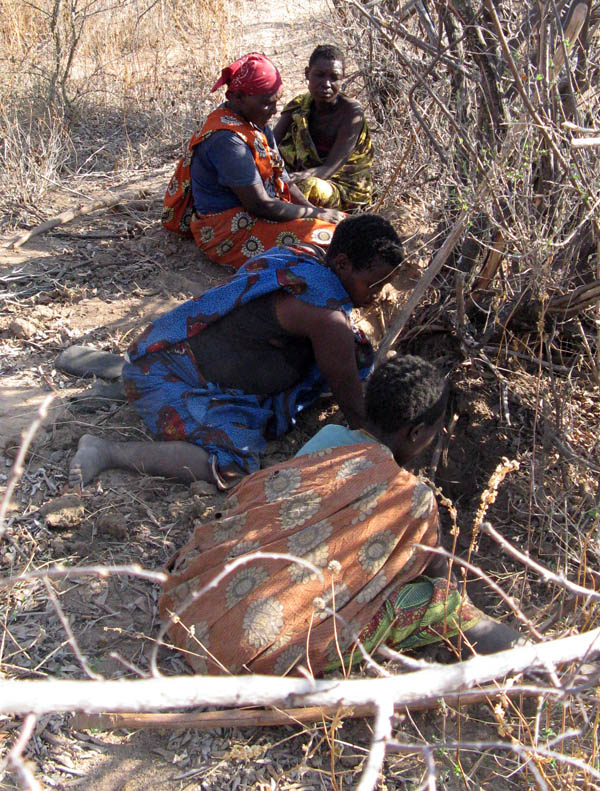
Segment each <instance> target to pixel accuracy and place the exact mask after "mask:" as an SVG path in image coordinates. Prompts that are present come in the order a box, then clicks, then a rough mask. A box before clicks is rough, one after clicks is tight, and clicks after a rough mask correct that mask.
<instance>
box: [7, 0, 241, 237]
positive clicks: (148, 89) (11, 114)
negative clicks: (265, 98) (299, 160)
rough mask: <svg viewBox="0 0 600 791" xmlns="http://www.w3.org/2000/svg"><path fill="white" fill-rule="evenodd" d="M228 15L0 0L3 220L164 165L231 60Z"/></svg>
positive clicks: (219, 10) (161, 5)
mask: <svg viewBox="0 0 600 791" xmlns="http://www.w3.org/2000/svg"><path fill="white" fill-rule="evenodd" d="M231 11H232V5H231V4H228V3H226V2H223V0H201V2H198V3H193V4H190V3H186V2H183V0H160V2H150V0H147V1H146V2H142V1H141V0H131V2H126V3H123V4H115V3H113V2H111V1H110V0H93V1H92V2H91V3H89V2H87V3H84V2H81V0H74V1H73V2H65V0H53V1H52V0H42V2H40V3H39V4H36V5H33V4H31V5H29V4H24V3H22V2H20V0H0V13H1V14H2V18H3V20H4V27H3V30H2V32H1V33H0V85H1V86H2V87H1V88H0V108H1V110H0V119H1V120H0V123H1V128H2V135H1V136H2V143H3V145H2V148H1V149H0V172H1V173H2V174H3V175H2V176H1V177H0V201H2V204H3V208H5V210H7V211H8V215H5V223H6V222H8V221H9V220H10V219H11V218H12V219H13V220H14V219H16V218H17V217H18V216H19V212H18V210H19V208H20V207H21V206H22V204H36V203H39V201H40V200H41V199H42V197H43V195H44V194H45V192H46V191H47V189H48V187H49V186H52V183H53V182H62V181H63V179H65V178H66V177H69V176H79V175H86V174H89V173H90V172H94V171H99V172H100V173H105V172H110V171H119V170H124V169H138V168H140V167H147V166H156V165H157V164H162V163H163V162H164V159H165V157H166V158H172V155H173V153H174V152H175V151H176V150H177V149H178V147H179V146H180V144H181V142H182V141H183V139H184V138H185V137H186V136H187V135H188V133H189V131H190V129H191V128H193V127H194V125H195V123H196V121H197V119H198V118H199V117H201V116H202V115H203V114H204V101H205V97H206V93H207V87H208V82H209V80H210V79H211V78H213V77H214V74H215V71H216V70H217V68H218V64H221V63H222V62H223V61H224V60H226V59H227V57H228V54H229V53H228V51H227V47H228V43H227V42H228V39H227V37H226V30H227V27H228V23H229V19H230V14H231ZM166 152H168V154H167V153H166Z"/></svg>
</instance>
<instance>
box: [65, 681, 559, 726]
mask: <svg viewBox="0 0 600 791" xmlns="http://www.w3.org/2000/svg"><path fill="white" fill-rule="evenodd" d="M560 694H562V693H561V690H557V689H553V688H548V689H544V688H543V687H513V688H509V689H505V688H496V687H489V688H487V689H481V690H471V691H467V692H461V693H458V694H456V695H445V696H444V698H443V700H444V703H445V704H446V705H448V706H459V705H461V704H464V705H467V704H469V705H471V704H473V703H482V702H485V701H494V700H497V699H498V698H518V697H523V698H527V697H539V696H540V695H550V696H557V695H560ZM440 705H441V701H440V700H439V699H436V700H428V701H424V702H422V703H420V704H419V703H415V704H411V705H410V706H398V707H396V708H397V711H398V713H400V714H401V713H402V712H403V711H427V710H430V709H435V708H437V707H438V706H440ZM375 709H376V706H373V705H370V704H368V705H362V706H309V707H306V708H303V709H223V710H222V711H183V712H157V713H152V714H148V713H136V712H134V711H132V712H106V713H104V714H76V715H75V716H74V717H73V719H72V720H71V721H70V723H69V725H70V727H71V728H73V729H74V730H77V731H81V730H87V729H89V728H94V729H97V730H104V731H110V730H118V729H122V730H132V731H137V730H142V729H150V728H163V729H170V728H173V729H177V728H196V729H198V730H212V729H213V728H250V727H257V726H260V727H269V726H272V725H294V724H304V723H307V724H308V723H314V722H321V721H322V720H324V719H333V718H334V717H335V718H339V719H340V720H341V719H347V720H348V719H360V718H361V717H373V716H374V715H375Z"/></svg>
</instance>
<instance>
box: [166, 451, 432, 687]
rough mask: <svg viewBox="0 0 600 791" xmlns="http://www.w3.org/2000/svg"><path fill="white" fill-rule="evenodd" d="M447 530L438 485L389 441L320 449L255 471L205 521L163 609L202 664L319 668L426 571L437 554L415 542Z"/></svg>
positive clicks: (173, 567)
mask: <svg viewBox="0 0 600 791" xmlns="http://www.w3.org/2000/svg"><path fill="white" fill-rule="evenodd" d="M437 531H438V522H437V508H436V503H435V499H434V496H433V492H432V490H431V489H430V488H429V486H427V485H426V484H425V483H423V482H421V481H420V480H419V479H417V478H415V476H414V475H411V473H409V472H407V471H406V470H402V469H400V468H399V467H398V466H397V465H396V463H395V461H394V459H393V458H392V455H391V453H390V451H389V450H388V449H387V448H385V447H384V446H382V445H379V444H378V443H360V444H357V445H352V446H346V447H342V448H333V449H326V450H320V451H315V452H314V453H308V454H306V455H304V456H301V457H298V458H295V459H292V460H290V461H288V462H284V463H282V464H279V465H276V466H274V467H269V468H267V469H265V470H260V471H259V472H256V473H254V474H252V475H250V476H249V477H248V478H245V479H244V480H243V481H242V482H241V483H240V484H239V485H238V486H237V487H236V488H235V489H234V490H233V492H232V493H231V494H230V495H229V496H228V498H227V503H226V504H225V506H224V508H223V510H222V511H221V512H220V513H218V514H215V516H214V518H213V520H212V521H211V522H209V523H208V524H205V525H202V526H200V527H198V528H197V529H196V530H195V532H194V534H193V536H192V538H191V539H190V541H189V542H188V543H187V544H186V545H185V546H184V547H183V548H182V549H181V550H180V552H179V553H178V554H177V556H176V557H175V558H174V560H173V561H172V562H171V564H170V572H171V573H170V574H169V578H168V580H167V582H166V583H165V586H164V589H163V593H162V595H161V597H160V601H159V608H160V612H161V616H162V617H163V618H165V619H169V617H170V616H171V617H173V621H172V622H171V624H170V626H169V630H168V631H169V634H170V636H171V639H172V640H173V642H174V644H175V645H176V646H178V647H179V648H180V649H182V650H183V651H184V652H185V657H186V659H187V661H188V662H189V663H190V664H191V665H192V666H193V667H194V668H195V669H196V670H197V671H198V672H204V673H213V674H215V673H222V672H232V673H239V672H243V670H244V669H247V670H251V671H252V672H255V673H275V674H280V675H281V674H284V673H286V672H287V671H289V670H291V669H292V668H294V667H295V665H296V663H298V662H300V663H301V664H303V665H305V666H307V667H310V669H311V670H312V672H313V673H314V674H315V675H318V674H320V673H322V672H323V671H324V670H325V669H326V668H328V667H329V666H330V665H331V664H332V663H335V662H336V659H337V658H338V657H339V656H340V655H341V652H346V651H347V650H348V649H349V648H350V647H351V646H352V644H353V643H354V640H355V638H356V635H357V634H359V633H360V632H361V630H362V629H363V628H364V627H366V626H367V625H368V624H369V623H370V622H371V620H372V619H373V617H374V616H375V615H376V614H377V613H378V612H379V611H380V610H381V608H382V606H384V604H385V603H386V601H387V599H388V597H389V596H390V595H391V594H392V593H394V592H395V594H396V595H397V589H398V586H401V585H404V584H405V583H407V582H409V581H411V580H414V579H415V577H417V576H418V575H419V574H420V573H421V572H422V571H423V569H424V568H425V567H426V565H427V563H428V561H429V558H430V555H429V554H428V553H427V552H426V551H424V550H422V549H418V548H417V547H416V546H415V544H425V545H427V546H435V545H436V544H437ZM256 551H259V552H268V553H272V552H275V553H285V554H286V555H287V556H288V557H287V558H280V559H273V558H265V557H255V558H253V552H256ZM244 555H247V556H248V562H246V563H243V562H242V565H238V566H237V567H236V568H231V573H228V574H227V573H226V574H225V576H224V577H222V578H221V581H220V582H219V583H218V584H217V585H214V580H215V578H216V577H217V576H218V575H219V574H220V573H222V572H224V571H226V570H227V568H228V565H230V564H231V563H232V561H238V562H239V561H240V560H242V556H244ZM289 555H293V556H294V557H298V558H300V559H301V560H305V561H309V562H310V563H311V564H312V567H307V566H306V565H301V563H298V562H294V561H293V560H291V559H290V558H289ZM315 567H316V569H318V571H319V572H320V573H317V572H316V570H315ZM211 583H213V584H212V586H211ZM330 610H334V611H336V612H337V613H339V614H340V616H341V617H342V619H343V620H338V619H336V618H334V617H333V616H332V615H331V612H330ZM442 621H443V614H442ZM438 639H439V638H438Z"/></svg>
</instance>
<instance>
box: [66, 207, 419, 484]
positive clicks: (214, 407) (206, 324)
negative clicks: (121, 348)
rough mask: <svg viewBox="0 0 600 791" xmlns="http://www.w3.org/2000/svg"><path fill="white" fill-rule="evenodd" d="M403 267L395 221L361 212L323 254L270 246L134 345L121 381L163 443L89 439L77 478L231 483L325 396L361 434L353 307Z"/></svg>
mask: <svg viewBox="0 0 600 791" xmlns="http://www.w3.org/2000/svg"><path fill="white" fill-rule="evenodd" d="M402 261H403V256H402V246H401V243H400V240H399V238H398V235H397V234H396V231H395V230H394V229H393V227H392V226H391V225H390V223H389V222H387V220H384V219H383V218H381V217H379V216H377V215H373V214H362V215H359V216H356V217H351V218H348V219H347V220H344V221H343V222H342V223H340V224H339V225H338V226H337V228H336V231H335V234H334V237H333V239H332V242H331V245H330V247H329V249H328V251H327V253H326V254H323V253H322V252H321V251H320V250H319V248H317V247H311V246H304V247H287V248H275V249H272V250H269V251H267V252H265V253H263V254H262V255H261V256H258V257H257V258H254V259H252V260H251V261H249V262H248V263H247V264H245V265H244V266H243V267H242V268H241V269H240V270H239V271H238V272H237V273H236V275H234V276H233V278H232V279H231V280H230V281H228V282H227V283H224V284H222V285H220V286H217V287H216V288H213V289H211V290H209V291H208V292H206V293H205V294H203V295H202V296H201V297H199V298H197V299H194V300H190V301H189V302H186V303H184V304H182V305H180V306H178V307H177V308H175V309H174V310H172V311H171V312H169V313H167V314H165V315H164V316H162V317H161V318H159V319H157V320H156V321H155V322H153V323H152V324H151V325H150V326H149V327H148V328H147V329H146V330H145V331H144V332H143V333H142V334H141V335H140V336H139V337H138V339H137V340H136V341H135V342H134V343H133V344H132V345H131V346H130V348H129V350H128V356H129V360H128V363H127V364H126V365H125V367H124V369H123V383H124V386H125V392H126V394H127V397H128V399H129V401H130V402H131V404H132V405H133V406H134V407H135V408H136V410H137V411H138V412H139V414H140V416H141V417H142V418H143V420H144V422H145V423H146V425H147V426H148V428H149V429H150V431H151V432H152V434H153V435H154V436H155V437H156V439H157V440H159V441H158V442H129V443H116V442H109V441H106V440H102V439H99V438H97V437H94V436H91V435H85V436H84V437H82V439H81V441H80V445H79V448H78V451H77V453H76V455H75V458H74V460H73V463H72V465H71V482H72V483H87V482H88V481H90V480H92V479H93V478H94V477H95V476H96V475H97V474H98V473H99V472H101V471H102V470H104V469H107V468H111V467H119V468H122V469H129V470H137V471H140V472H145V473H148V474H153V475H163V476H165V477H169V478H179V479H182V480H184V481H192V480H207V481H211V482H215V483H216V484H217V485H218V486H219V487H220V488H229V487H230V486H231V485H232V484H233V483H235V482H236V481H237V480H239V478H240V476H242V475H245V474H248V473H251V472H254V471H255V470H257V469H258V468H259V466H260V455H261V454H262V453H264V449H265V439H264V437H265V434H266V433H268V434H269V435H272V436H278V435H280V434H282V433H283V432H285V431H287V430H289V428H290V427H291V426H292V425H293V423H294V418H295V415H297V413H298V412H299V411H300V410H301V409H303V408H304V407H306V406H308V405H309V404H311V403H312V402H313V401H314V400H315V399H316V398H317V397H318V396H319V395H320V394H321V393H322V392H324V391H326V390H328V389H329V390H331V392H332V394H333V397H334V398H335V399H336V401H337V403H338V404H339V406H340V407H341V409H342V411H343V413H344V416H345V417H346V420H347V421H348V424H349V426H350V428H358V427H359V426H360V425H362V422H363V420H364V404H363V392H362V385H361V381H360V380H361V378H364V377H365V376H366V375H367V373H368V371H369V367H370V360H369V361H368V362H366V363H365V360H364V354H363V355H362V356H363V360H362V361H361V359H360V357H361V354H359V355H358V356H357V349H358V350H359V351H362V352H364V351H365V349H366V346H367V343H366V341H365V339H364V338H361V339H359V343H358V345H357V336H356V332H355V331H354V330H353V328H352V326H351V324H350V321H349V316H350V312H351V311H352V309H353V308H354V307H361V306H365V305H368V304H369V303H370V302H371V301H372V300H373V299H374V298H375V297H376V296H377V294H378V293H379V292H380V290H381V288H382V286H383V285H384V284H385V283H386V282H388V281H389V280H390V278H391V277H392V275H393V274H394V272H395V271H396V270H397V269H398V267H399V266H400V265H401V264H402ZM367 356H368V355H367ZM359 369H362V370H359Z"/></svg>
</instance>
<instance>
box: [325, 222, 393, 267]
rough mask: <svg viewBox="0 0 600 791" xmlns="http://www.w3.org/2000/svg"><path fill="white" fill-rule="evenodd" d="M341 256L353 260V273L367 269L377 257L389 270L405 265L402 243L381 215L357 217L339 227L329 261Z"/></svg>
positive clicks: (328, 254)
mask: <svg viewBox="0 0 600 791" xmlns="http://www.w3.org/2000/svg"><path fill="white" fill-rule="evenodd" d="M338 253H344V254H345V255H347V256H348V258H349V259H350V263H351V264H352V268H353V269H358V270H360V269H368V268H369V267H370V265H371V263H372V261H373V259H374V258H375V257H378V258H380V259H381V260H382V261H383V262H385V263H386V264H389V266H390V267H397V266H400V265H401V264H402V263H403V261H404V254H403V251H402V242H401V241H400V237H399V236H398V234H397V233H396V231H395V230H394V227H393V226H392V224H391V223H389V222H388V221H387V220H386V219H384V218H383V217H381V216H380V215H379V214H355V215H354V216H353V217H347V218H346V219H345V220H342V222H341V223H340V224H339V225H338V226H336V229H335V233H334V234H333V238H332V240H331V244H330V245H329V249H328V250H327V260H328V261H331V260H333V258H334V257H335V256H336V255H337V254H338Z"/></svg>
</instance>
